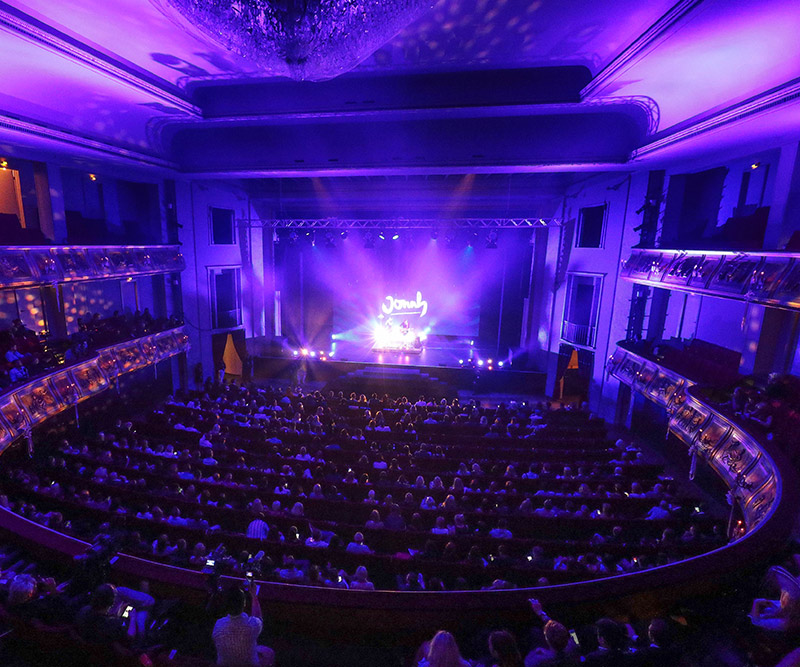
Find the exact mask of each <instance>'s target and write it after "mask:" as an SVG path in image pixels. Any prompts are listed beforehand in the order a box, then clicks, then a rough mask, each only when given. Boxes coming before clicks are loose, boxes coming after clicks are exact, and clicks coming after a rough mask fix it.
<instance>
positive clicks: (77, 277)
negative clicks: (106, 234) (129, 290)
mask: <svg viewBox="0 0 800 667" xmlns="http://www.w3.org/2000/svg"><path fill="white" fill-rule="evenodd" d="M185 268H186V262H185V261H184V259H183V255H182V254H181V252H180V246H177V245H174V246H173V245H168V246H30V247H25V246H3V247H0V289H10V288H18V287H35V286H37V285H53V284H57V283H68V282H77V281H87V280H112V279H114V278H134V277H137V276H148V275H155V274H159V273H173V272H179V271H183V270H184V269H185Z"/></svg>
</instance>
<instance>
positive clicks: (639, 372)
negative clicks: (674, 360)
mask: <svg viewBox="0 0 800 667" xmlns="http://www.w3.org/2000/svg"><path fill="white" fill-rule="evenodd" d="M606 370H607V372H608V374H609V375H611V376H613V377H615V378H617V379H618V380H619V381H620V382H623V383H624V384H627V385H629V386H630V387H631V388H632V389H634V390H635V391H637V392H639V393H640V394H642V395H644V396H645V397H647V398H648V399H650V400H651V401H653V402H655V403H657V404H658V405H661V406H662V407H664V408H665V409H666V410H667V412H668V414H669V415H670V420H669V431H670V433H672V434H673V435H675V436H676V437H677V438H678V439H679V440H681V441H682V442H683V443H685V444H686V445H687V446H688V447H689V452H693V451H694V452H696V453H697V455H698V456H699V457H700V458H701V459H702V460H703V461H705V462H706V463H707V464H708V465H709V466H710V467H711V468H712V470H714V472H715V473H716V474H717V475H719V476H720V477H721V478H722V480H723V482H724V483H725V484H726V486H727V487H728V489H729V490H730V492H731V493H732V494H733V497H734V498H735V500H736V501H737V503H738V505H739V508H740V509H741V512H742V516H743V521H744V527H745V529H746V531H747V532H748V533H749V532H751V531H753V530H754V529H755V528H757V527H759V526H760V525H761V524H762V523H763V522H765V521H766V520H767V518H768V517H770V516H772V514H773V512H772V510H774V509H775V507H777V505H778V502H779V500H780V498H781V492H782V481H781V474H780V471H779V469H778V466H777V465H776V463H775V461H774V458H773V452H771V451H768V450H767V448H766V447H765V446H764V444H763V443H761V442H760V441H759V439H758V438H756V437H755V436H753V435H752V434H751V433H749V432H748V431H747V430H746V429H745V428H743V427H742V426H740V425H739V424H737V423H736V422H735V421H734V420H732V419H731V418H730V417H729V416H728V415H725V414H723V413H722V412H720V411H719V410H718V409H717V408H716V407H715V406H714V404H713V403H712V402H711V401H709V400H707V399H706V398H705V396H704V392H703V390H702V388H701V387H699V386H698V385H696V384H694V383H693V382H692V381H691V380H689V379H688V378H685V377H683V376H681V375H679V374H678V373H676V372H675V371H673V370H671V369H669V368H666V367H664V366H662V365H660V364H659V363H658V362H656V361H655V360H653V359H650V358H646V357H644V356H640V355H639V354H636V353H634V352H631V351H629V350H627V349H625V348H624V347H623V344H622V343H620V344H618V345H617V349H616V350H615V351H614V354H613V355H612V356H611V358H610V359H609V360H608V364H607V366H606Z"/></svg>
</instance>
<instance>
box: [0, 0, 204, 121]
mask: <svg viewBox="0 0 800 667" xmlns="http://www.w3.org/2000/svg"><path fill="white" fill-rule="evenodd" d="M0 29H2V30H5V31H7V32H11V33H14V34H15V35H17V36H19V37H22V38H23V39H26V40H28V41H29V42H32V43H34V44H37V45H39V46H43V47H45V48H47V49H49V50H51V51H55V52H57V53H59V54H61V55H64V56H66V57H67V58H69V59H70V60H73V61H75V62H78V63H80V64H81V65H84V66H86V67H89V68H90V69H93V70H94V71H96V72H99V73H101V74H103V75H105V76H108V77H111V78H112V79H115V80H117V81H121V82H122V83H124V84H125V85H126V86H129V87H132V88H136V89H138V90H141V91H144V92H145V93H147V94H148V95H152V96H153V97H157V98H158V99H160V100H162V101H163V102H165V103H166V104H169V105H170V106H172V107H174V108H176V109H179V110H180V111H182V112H183V113H185V114H188V115H190V116H195V117H198V118H199V117H200V116H202V111H201V110H200V109H199V108H198V107H196V106H194V105H193V104H191V103H190V102H188V101H186V100H185V99H183V98H182V97H180V96H178V95H176V94H174V93H171V92H170V91H168V90H165V89H164V88H163V87H161V86H158V85H156V84H154V83H152V82H150V81H147V80H146V79H144V78H142V77H141V76H137V75H136V74H134V73H133V72H131V71H129V70H127V69H125V68H124V67H122V66H120V65H118V64H116V63H114V62H111V61H110V60H108V59H106V58H102V57H100V56H98V55H96V54H94V53H92V52H90V51H89V50H87V49H86V48H82V47H81V45H79V44H77V43H75V42H72V41H71V40H68V39H65V38H64V37H61V36H59V35H57V34H55V33H54V32H51V31H49V30H44V29H42V28H41V27H39V26H38V25H36V24H35V23H34V19H31V18H29V17H25V15H24V14H19V13H16V12H15V13H12V12H9V11H7V10H6V9H5V8H4V7H3V6H2V4H0Z"/></svg>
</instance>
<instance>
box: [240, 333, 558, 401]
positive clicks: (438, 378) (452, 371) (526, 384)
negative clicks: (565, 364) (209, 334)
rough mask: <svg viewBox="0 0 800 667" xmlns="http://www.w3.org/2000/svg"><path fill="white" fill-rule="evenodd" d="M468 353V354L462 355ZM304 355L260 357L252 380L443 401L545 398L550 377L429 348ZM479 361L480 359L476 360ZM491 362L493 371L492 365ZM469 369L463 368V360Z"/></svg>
mask: <svg viewBox="0 0 800 667" xmlns="http://www.w3.org/2000/svg"><path fill="white" fill-rule="evenodd" d="M337 348H338V346H337ZM461 351H462V352H463V349H462V350H461ZM307 352H308V354H307V355H306V356H302V355H301V354H300V353H298V355H297V356H295V355H294V354H293V353H289V354H281V355H280V356H255V358H254V364H253V379H254V380H256V381H258V380H275V379H280V380H288V381H291V382H296V381H298V380H302V379H303V373H305V378H304V379H305V383H307V384H308V383H314V384H318V385H319V386H320V387H324V388H326V389H329V390H336V391H345V390H347V391H348V392H349V391H357V392H358V393H362V392H363V393H371V392H377V391H380V392H385V393H390V394H393V393H402V394H414V393H417V394H419V393H423V394H426V395H436V396H440V397H451V396H455V395H457V393H458V392H459V391H465V390H469V391H474V392H480V393H497V392H505V393H519V394H525V395H542V394H544V390H545V382H546V377H547V375H546V373H541V372H537V371H528V370H516V369H515V368H514V366H513V364H508V363H504V364H503V366H502V367H500V366H499V365H498V362H497V361H496V360H495V359H494V358H493V357H489V356H486V357H481V358H480V359H478V361H481V360H482V361H483V363H482V365H480V366H479V365H477V361H476V363H475V365H474V366H469V365H467V359H468V358H467V359H465V358H464V356H459V352H458V351H456V350H451V349H446V348H445V349H443V348H424V349H423V350H422V352H421V353H420V354H418V355H406V354H402V353H397V352H373V351H371V350H368V351H361V353H360V354H359V357H358V358H357V359H356V358H351V357H348V356H346V353H345V352H344V351H342V352H341V354H340V350H339V349H337V350H336V352H335V353H334V357H333V358H331V357H330V356H329V352H328V353H324V351H322V352H323V354H320V352H321V350H315V351H313V352H314V356H313V357H312V356H311V352H312V351H311V350H307ZM475 358H476V359H477V357H475ZM489 359H492V365H491V366H489V364H488V360H489ZM461 360H464V362H465V364H464V365H460V364H459V361H461Z"/></svg>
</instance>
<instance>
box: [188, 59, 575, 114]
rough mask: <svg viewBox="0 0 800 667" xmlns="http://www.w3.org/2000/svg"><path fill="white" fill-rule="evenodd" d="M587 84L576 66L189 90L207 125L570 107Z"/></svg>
mask: <svg viewBox="0 0 800 667" xmlns="http://www.w3.org/2000/svg"><path fill="white" fill-rule="evenodd" d="M590 78H591V73H590V72H589V70H588V69H587V68H586V67H582V66H558V67H536V68H518V69H503V70H472V71H462V72H446V73H425V74H419V73H417V74H409V73H404V74H397V73H391V74H380V75H378V74H376V73H368V74H349V75H344V76H340V77H337V78H336V79H332V80H330V81H318V82H315V83H308V82H298V81H288V80H285V79H261V80H247V81H241V82H236V81H230V80H228V81H227V82H225V81H220V82H215V83H208V82H200V83H197V84H189V86H188V88H187V90H188V91H189V92H190V94H191V98H192V101H193V102H194V103H195V104H196V105H197V106H199V107H201V108H202V109H203V117H204V118H206V119H217V118H237V119H245V118H251V119H258V120H264V119H268V118H270V117H276V118H283V119H285V118H290V117H311V116H313V115H315V114H316V115H318V116H322V115H333V114H337V115H338V114H357V113H359V112H364V113H366V112H370V113H374V112H385V111H392V110H393V111H398V110H406V111H420V110H424V109H447V108H470V107H483V108H488V107H515V106H525V105H537V104H575V103H577V102H580V91H581V88H583V86H585V85H586V84H587V83H588V82H589V80H590Z"/></svg>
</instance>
